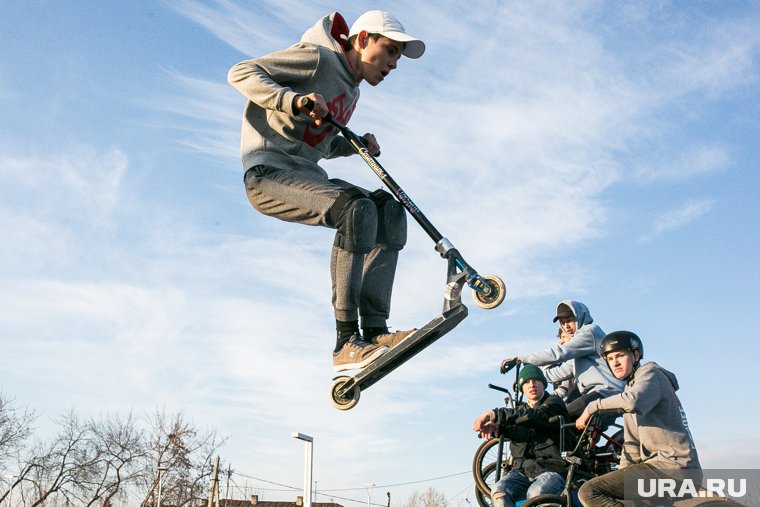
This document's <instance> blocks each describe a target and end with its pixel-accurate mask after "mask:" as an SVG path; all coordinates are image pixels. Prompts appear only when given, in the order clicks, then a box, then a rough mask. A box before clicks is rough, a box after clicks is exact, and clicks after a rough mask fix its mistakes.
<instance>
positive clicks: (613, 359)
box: [576, 331, 700, 506]
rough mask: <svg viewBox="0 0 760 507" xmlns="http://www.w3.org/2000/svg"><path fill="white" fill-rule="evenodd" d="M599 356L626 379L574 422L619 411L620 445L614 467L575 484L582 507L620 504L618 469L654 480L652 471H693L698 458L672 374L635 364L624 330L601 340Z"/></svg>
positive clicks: (636, 355)
mask: <svg viewBox="0 0 760 507" xmlns="http://www.w3.org/2000/svg"><path fill="white" fill-rule="evenodd" d="M602 355H603V356H604V358H605V360H606V362H607V365H608V367H609V369H610V371H611V372H612V373H613V374H614V375H615V377H617V378H619V379H621V380H624V381H626V386H625V391H624V392H623V393H622V394H618V395H615V396H610V397H609V398H604V399H601V400H596V401H593V402H591V403H590V404H589V405H588V407H586V409H585V410H584V411H583V414H581V416H580V418H579V419H578V420H577V421H576V427H577V428H578V429H582V428H584V427H585V426H586V425H587V424H588V420H589V418H590V417H591V416H592V415H593V414H595V413H596V412H599V411H607V410H611V411H615V410H622V411H623V427H624V432H625V443H624V445H623V452H622V455H621V458H620V468H619V469H618V470H616V471H614V472H610V473H608V474H605V475H602V476H599V477H596V478H594V479H591V480H589V481H588V482H586V483H584V484H583V486H581V489H580V491H579V496H580V499H581V502H582V503H583V505H595V506H596V505H623V504H622V503H621V502H620V500H622V499H623V497H624V496H625V495H624V493H625V488H624V486H625V482H624V476H623V474H624V470H629V471H632V470H635V471H636V472H637V473H639V474H642V475H644V474H645V475H646V476H648V477H652V478H655V477H657V476H658V470H670V471H673V470H679V469H699V468H700V465H699V458H698V457H697V450H696V448H695V446H694V441H693V439H692V438H691V433H690V432H689V426H688V424H687V422H686V414H685V413H684V410H683V407H682V406H681V402H680V400H679V399H678V396H677V395H676V391H677V390H678V381H677V380H676V376H675V375H674V374H673V373H671V372H669V371H668V370H666V369H665V368H663V367H661V366H660V365H658V364H657V363H654V362H651V361H650V362H648V363H645V364H641V360H642V359H643V358H644V347H643V344H642V342H641V339H640V338H639V337H638V336H637V335H636V334H634V333H632V332H630V331H615V332H614V333H610V334H608V335H607V336H606V337H605V338H604V340H603V341H602Z"/></svg>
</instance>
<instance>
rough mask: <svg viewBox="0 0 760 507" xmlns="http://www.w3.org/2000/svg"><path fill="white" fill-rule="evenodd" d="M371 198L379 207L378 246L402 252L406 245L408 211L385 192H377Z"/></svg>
mask: <svg viewBox="0 0 760 507" xmlns="http://www.w3.org/2000/svg"><path fill="white" fill-rule="evenodd" d="M370 198H371V199H372V200H373V201H374V202H375V205H376V206H377V238H376V242H377V244H378V245H384V246H386V247H388V248H390V249H393V250H401V249H402V248H404V245H406V210H405V209H404V207H403V206H402V205H401V203H399V202H398V201H397V200H396V199H394V198H393V196H392V195H391V194H389V193H388V192H386V191H384V190H375V191H374V192H372V193H371V194H370Z"/></svg>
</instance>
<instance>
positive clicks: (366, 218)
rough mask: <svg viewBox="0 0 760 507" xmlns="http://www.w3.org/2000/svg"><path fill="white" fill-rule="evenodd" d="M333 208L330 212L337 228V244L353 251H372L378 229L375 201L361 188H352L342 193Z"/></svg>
mask: <svg viewBox="0 0 760 507" xmlns="http://www.w3.org/2000/svg"><path fill="white" fill-rule="evenodd" d="M333 208H334V209H332V210H330V214H331V216H332V217H333V218H334V223H335V227H336V229H337V231H336V234H335V243H334V244H335V246H337V247H338V248H342V249H343V250H346V251H347V252H353V253H362V254H364V253H368V252H369V251H371V250H372V249H373V248H374V247H375V238H376V237H377V229H378V221H377V220H378V212H377V206H376V205H375V203H374V202H373V201H372V200H371V199H368V198H367V197H365V196H364V194H363V193H362V192H360V191H359V190H354V189H352V190H349V191H346V192H345V193H344V194H342V195H341V198H339V199H338V201H336V205H335V206H334V207H333ZM338 208H339V209H338Z"/></svg>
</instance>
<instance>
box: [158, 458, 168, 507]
mask: <svg viewBox="0 0 760 507" xmlns="http://www.w3.org/2000/svg"><path fill="white" fill-rule="evenodd" d="M164 472H166V467H158V500H157V501H156V507H161V483H162V482H163V480H164Z"/></svg>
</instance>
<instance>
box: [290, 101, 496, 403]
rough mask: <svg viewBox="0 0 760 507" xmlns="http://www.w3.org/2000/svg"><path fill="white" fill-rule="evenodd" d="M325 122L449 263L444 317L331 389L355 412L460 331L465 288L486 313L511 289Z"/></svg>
mask: <svg viewBox="0 0 760 507" xmlns="http://www.w3.org/2000/svg"><path fill="white" fill-rule="evenodd" d="M299 105H300V106H301V107H303V108H305V109H308V110H311V109H313V108H314V102H313V101H312V100H311V99H309V98H308V97H301V99H300V102H299ZM322 121H323V122H325V123H329V124H330V125H332V126H334V127H335V128H337V129H338V130H339V131H340V133H341V134H342V135H343V137H345V138H346V139H347V140H348V141H349V143H351V146H352V147H353V149H354V150H355V151H356V153H358V154H359V156H360V157H361V158H362V159H363V160H364V161H365V162H366V163H367V165H368V166H369V167H370V169H372V171H373V172H374V173H375V174H376V175H377V177H378V178H380V181H382V182H383V184H384V185H385V186H386V187H387V188H388V190H389V191H390V192H391V193H392V194H393V196H394V197H395V198H396V199H397V200H398V202H399V203H401V205H402V206H404V208H405V209H406V211H408V212H409V214H410V215H412V217H413V218H414V219H415V220H416V221H417V223H418V224H420V226H421V227H422V229H423V230H424V231H425V232H426V233H427V234H428V236H430V238H431V239H432V240H433V241H434V242H435V250H436V252H438V253H439V254H441V257H443V258H444V259H446V261H447V263H448V269H447V278H446V287H445V288H444V292H443V296H444V299H443V312H442V313H441V315H439V316H437V317H436V318H434V319H433V320H431V321H430V322H428V323H427V324H425V325H424V326H422V328H420V329H418V330H417V331H414V332H413V333H412V334H411V335H409V336H408V337H407V338H406V339H405V340H404V341H402V342H401V343H399V344H398V345H396V346H395V347H393V348H392V349H391V350H389V351H388V352H386V353H385V354H383V355H382V356H380V357H379V358H377V359H376V360H374V361H372V362H371V363H370V364H368V365H367V366H366V367H364V368H363V369H361V370H359V371H358V372H357V373H356V374H355V375H353V376H348V375H339V376H337V377H335V378H334V379H333V382H332V385H331V386H330V398H331V400H332V404H333V406H334V407H335V408H337V409H339V410H349V409H351V408H353V407H355V406H356V404H357V403H359V395H360V393H361V391H362V390H364V389H368V388H369V387H370V386H372V385H373V384H375V382H377V381H379V380H380V379H382V378H383V377H385V376H386V375H388V374H389V373H390V372H392V371H393V370H395V369H396V368H398V367H399V366H401V365H402V364H404V363H405V362H407V361H408V360H409V359H411V358H412V357H414V356H415V355H417V354H418V353H419V352H421V351H422V350H423V349H425V348H427V347H428V346H429V345H431V344H432V343H433V342H435V341H436V340H438V339H439V338H441V337H442V336H443V335H445V334H446V333H448V332H449V331H451V330H452V329H454V327H456V326H457V324H459V323H460V322H461V321H462V320H463V319H464V318H465V317H466V316H467V307H466V306H465V305H464V304H462V301H461V293H462V288H463V287H464V285H465V284H467V285H468V286H469V287H470V288H471V289H472V291H473V292H472V297H473V299H474V301H475V304H477V305H478V306H479V307H481V308H485V309H491V308H496V307H497V306H499V305H500V304H501V303H502V301H504V297H505V295H506V288H505V285H504V282H503V281H502V279H501V278H499V277H498V276H496V275H480V274H478V272H477V271H475V269H474V268H472V266H470V265H469V264H467V262H466V261H465V260H464V258H463V257H462V256H461V254H460V253H459V251H458V250H457V249H456V248H454V245H453V244H452V243H451V242H450V241H449V240H448V239H446V238H444V237H443V236H442V235H441V233H440V232H438V230H437V229H436V228H435V227H434V226H433V224H432V223H430V221H429V220H428V219H427V217H426V216H425V215H424V214H423V213H422V211H420V209H419V208H418V207H417V205H416V204H414V202H413V201H412V200H411V199H410V198H409V196H408V195H407V194H406V192H404V190H402V189H401V187H400V186H399V185H398V184H397V183H396V181H395V180H394V179H393V178H392V177H391V175H390V174H388V173H387V172H386V171H385V169H384V168H383V166H381V165H380V163H379V162H378V161H377V159H376V158H375V157H373V156H372V155H371V154H370V153H369V151H368V150H367V148H366V146H365V144H364V141H363V140H362V138H361V137H359V136H358V135H356V134H355V133H354V132H353V131H351V129H349V128H348V127H347V126H345V125H343V124H342V123H341V122H339V121H338V120H336V119H335V118H333V117H332V115H331V114H328V115H327V116H325V117H324V118H322Z"/></svg>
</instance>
